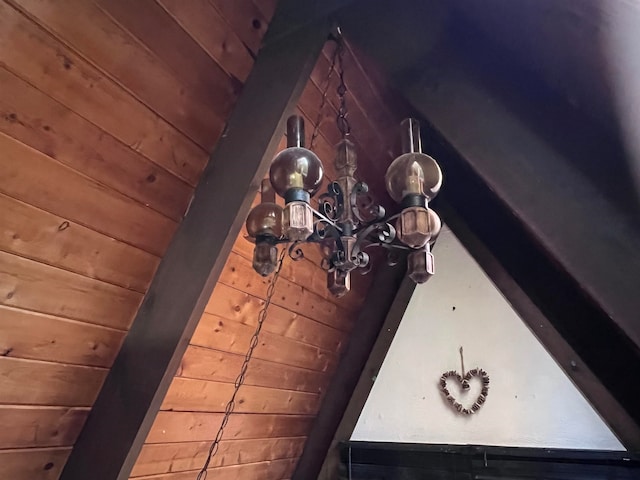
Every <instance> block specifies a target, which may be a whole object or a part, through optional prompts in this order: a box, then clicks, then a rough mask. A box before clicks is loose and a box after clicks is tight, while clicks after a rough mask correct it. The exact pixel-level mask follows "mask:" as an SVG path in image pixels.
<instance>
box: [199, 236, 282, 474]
mask: <svg viewBox="0 0 640 480" xmlns="http://www.w3.org/2000/svg"><path fill="white" fill-rule="evenodd" d="M286 252H287V248H286V246H285V247H283V248H282V251H281V252H280V257H279V258H278V266H277V267H276V270H275V272H274V274H273V277H272V278H271V282H270V283H269V287H268V288H267V295H266V298H265V301H264V305H263V306H262V309H261V310H260V312H259V313H258V324H257V325H256V329H255V331H254V332H253V336H252V337H251V342H250V343H249V349H248V350H247V353H246V355H245V357H244V361H243V362H242V367H241V368H240V374H239V375H238V377H237V378H236V381H235V383H234V390H233V394H232V395H231V399H230V400H229V402H228V403H227V405H226V407H225V409H224V416H223V417H222V422H221V423H220V428H219V429H218V433H217V434H216V437H215V439H214V440H213V443H211V447H210V448H209V455H208V456H207V459H206V460H205V462H204V465H203V466H202V469H201V470H200V473H198V476H197V477H196V480H205V479H206V478H207V469H208V468H209V463H211V459H212V458H213V457H214V456H215V454H216V453H218V449H219V448H220V441H221V440H222V436H223V434H224V429H225V427H226V426H227V424H228V423H229V417H231V414H232V413H233V410H234V409H235V406H236V397H237V395H238V391H239V390H240V387H241V386H242V384H243V383H244V381H245V376H246V374H247V369H248V368H249V362H250V361H251V357H252V356H253V351H254V350H255V348H256V347H257V346H258V341H259V336H260V331H261V330H262V325H263V323H264V321H265V319H266V318H267V311H268V309H269V305H271V299H272V298H273V294H274V293H275V289H276V282H277V281H278V277H279V276H280V271H281V270H282V264H283V262H284V257H285V254H286Z"/></svg>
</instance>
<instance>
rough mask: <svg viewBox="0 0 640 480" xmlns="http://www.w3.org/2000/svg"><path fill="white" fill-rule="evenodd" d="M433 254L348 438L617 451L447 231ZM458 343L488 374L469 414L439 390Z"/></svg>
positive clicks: (469, 361)
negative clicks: (482, 399) (430, 272)
mask: <svg viewBox="0 0 640 480" xmlns="http://www.w3.org/2000/svg"><path fill="white" fill-rule="evenodd" d="M435 254H436V275H435V277H434V278H432V279H431V280H429V282H428V283H426V284H425V285H419V286H418V287H417V288H416V291H415V293H414V295H413V297H412V299H411V302H410V303H409V306H408V308H407V311H406V313H405V315H404V318H403V319H402V322H401V324H400V327H399V329H398V332H397V334H396V336H395V338H394V340H393V343H392V345H391V348H390V350H389V353H388V354H387V357H386V358H385V360H384V363H383V365H382V368H381V370H380V372H379V374H378V377H377V379H376V381H375V384H374V386H373V390H372V392H371V394H370V396H369V399H368V400H367V403H366V405H365V408H364V410H363V411H362V414H361V416H360V419H359V421H358V423H357V426H356V428H355V431H354V433H353V436H352V439H353V440H367V441H385V442H416V443H444V444H477V445H502V446H517V447H547V448H584V449H602V450H624V448H623V446H622V445H621V444H620V442H619V441H618V440H617V439H616V437H615V436H614V435H613V434H612V432H611V431H610V430H609V428H608V427H607V425H606V424H605V423H604V422H603V421H602V419H601V418H600V417H599V416H598V414H597V413H596V412H595V411H594V410H593V408H592V407H591V406H590V405H589V403H588V402H587V401H586V400H585V398H584V397H583V396H582V394H581V393H580V392H579V391H578V390H577V388H576V387H575V386H574V385H573V383H572V382H571V380H570V379H569V378H568V377H567V376H566V375H565V374H564V372H563V371H562V370H561V369H560V367H558V365H557V364H556V363H555V361H554V360H553V358H552V357H551V356H550V355H549V354H548V353H547V352H546V350H545V349H544V348H543V347H542V346H541V344H540V343H539V342H538V340H537V339H536V338H535V337H534V335H533V334H532V333H531V331H530V330H529V329H528V328H527V327H526V325H525V324H524V323H523V322H522V320H521V319H520V318H519V317H518V315H517V314H516V313H515V312H514V311H513V309H512V308H511V306H510V305H509V304H508V303H507V301H506V300H505V299H504V298H503V297H502V295H501V294H500V292H499V291H498V290H497V289H496V288H495V286H494V285H493V284H492V283H491V281H490V280H489V279H488V277H487V276H486V275H485V274H484V272H483V271H482V270H481V269H480V267H479V266H478V265H477V264H476V263H475V261H474V260H473V258H472V257H471V256H470V255H469V254H468V253H467V251H466V250H465V249H464V248H463V247H462V245H461V244H460V243H459V242H458V240H457V239H456V238H455V237H454V236H453V234H452V233H451V232H450V231H449V230H448V229H445V231H443V233H442V234H441V236H440V238H439V240H438V245H437V248H436V252H435ZM579 320H580V319H576V321H579ZM460 346H462V347H463V348H464V360H465V368H466V369H467V370H469V369H471V368H474V367H481V368H483V369H485V370H486V371H487V372H488V373H489V375H490V378H491V383H490V388H489V395H488V398H487V401H486V403H485V405H484V406H483V407H482V409H481V410H480V411H479V412H478V413H477V414H474V415H470V416H464V415H460V414H459V413H457V412H455V411H453V410H452V408H451V406H450V405H449V404H448V403H446V402H445V400H444V397H443V395H442V394H441V393H440V391H439V389H438V381H439V379H440V375H441V374H442V373H443V372H445V371H448V370H458V371H460V369H461V367H460V356H459V352H458V349H459V347H460ZM449 383H451V382H449ZM475 388H476V389H477V390H478V389H479V387H478V386H475ZM451 390H452V392H453V391H455V390H456V389H455V388H452V389H451ZM477 390H475V391H472V392H470V393H469V394H468V396H474V394H475V392H477ZM463 398H466V396H464V397H463ZM461 403H463V404H464V403H466V404H472V403H473V400H468V401H465V402H461Z"/></svg>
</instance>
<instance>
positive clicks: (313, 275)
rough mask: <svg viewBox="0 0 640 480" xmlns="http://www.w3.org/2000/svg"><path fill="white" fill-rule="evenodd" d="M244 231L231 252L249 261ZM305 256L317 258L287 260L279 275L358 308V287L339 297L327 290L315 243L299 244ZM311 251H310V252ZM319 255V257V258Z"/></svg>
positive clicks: (250, 249) (250, 247) (250, 245)
mask: <svg viewBox="0 0 640 480" xmlns="http://www.w3.org/2000/svg"><path fill="white" fill-rule="evenodd" d="M245 235H246V232H245V230H243V232H242V234H241V235H240V236H238V238H237V240H236V242H235V243H234V244H233V252H234V253H237V254H238V255H240V256H242V257H244V258H246V259H247V260H249V261H253V247H254V244H253V243H251V242H249V241H248V240H247V239H246V238H245ZM301 249H302V251H303V252H304V254H305V257H306V256H307V255H308V254H310V255H311V258H315V259H317V262H316V263H314V262H313V261H311V260H310V259H307V258H303V259H301V260H298V261H291V260H287V261H286V262H285V263H283V265H282V270H281V276H282V277H283V278H286V279H287V280H289V281H291V282H292V283H295V284H297V285H300V286H303V287H305V288H307V289H309V290H310V291H311V292H313V293H315V294H317V295H320V296H321V297H322V298H324V299H325V300H327V301H329V302H331V303H335V304H336V305H337V306H339V307H341V308H344V309H345V310H349V311H351V312H353V311H356V310H358V309H359V308H360V307H361V306H362V302H363V301H364V295H363V294H362V290H361V289H359V288H358V287H355V286H354V288H353V289H352V291H351V292H349V293H350V294H349V295H345V296H344V297H341V298H336V297H334V296H333V295H331V293H330V292H329V290H327V273H326V270H324V269H323V268H321V266H320V263H321V262H322V260H321V253H320V249H319V247H318V246H317V245H315V244H307V245H302V246H301ZM310 252H311V253H310ZM319 257H320V258H319ZM361 278H362V276H361V275H359V274H357V273H356V274H355V275H353V282H354V283H360V282H359V280H360V279H361Z"/></svg>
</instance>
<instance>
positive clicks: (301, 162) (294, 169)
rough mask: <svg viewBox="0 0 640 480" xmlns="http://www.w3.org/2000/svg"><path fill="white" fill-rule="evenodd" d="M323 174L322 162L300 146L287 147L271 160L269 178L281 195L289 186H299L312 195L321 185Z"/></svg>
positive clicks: (282, 195) (283, 194)
mask: <svg viewBox="0 0 640 480" xmlns="http://www.w3.org/2000/svg"><path fill="white" fill-rule="evenodd" d="M323 174H324V169H323V167H322V162H321V161H320V159H319V158H318V156H317V155H316V154H315V153H313V152H312V151H311V150H308V149H306V148H302V147H289V148H286V149H285V150H283V151H281V152H280V153H278V155H276V157H275V158H274V159H273V162H271V169H270V170H269V180H270V181H271V185H272V186H273V188H274V190H275V191H276V192H277V193H278V195H280V196H281V197H284V196H285V194H286V193H287V190H289V189H291V188H301V189H303V190H305V191H306V192H308V193H309V194H310V195H313V194H314V193H316V192H317V191H318V189H319V188H320V186H321V185H322V177H323Z"/></svg>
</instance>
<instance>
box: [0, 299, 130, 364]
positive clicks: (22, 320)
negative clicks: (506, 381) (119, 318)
mask: <svg viewBox="0 0 640 480" xmlns="http://www.w3.org/2000/svg"><path fill="white" fill-rule="evenodd" d="M0 319H1V320H0V321H1V322H2V329H1V330H0V355H2V356H4V357H12V358H26V359H32V360H47V361H53V362H60V363H72V364H76V365H87V366H96V367H110V366H111V364H112V363H113V359H114V358H115V356H116V353H117V352H118V350H119V349H120V344H121V343H122V339H123V338H124V335H125V334H124V332H122V331H120V330H113V329H110V328H105V327H100V326H97V325H89V324H86V323H83V322H77V321H74V320H67V319H63V318H58V317H53V316H50V315H43V314H41V313H36V312H29V311H25V310H18V309H15V308H8V307H4V306H2V307H0Z"/></svg>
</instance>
